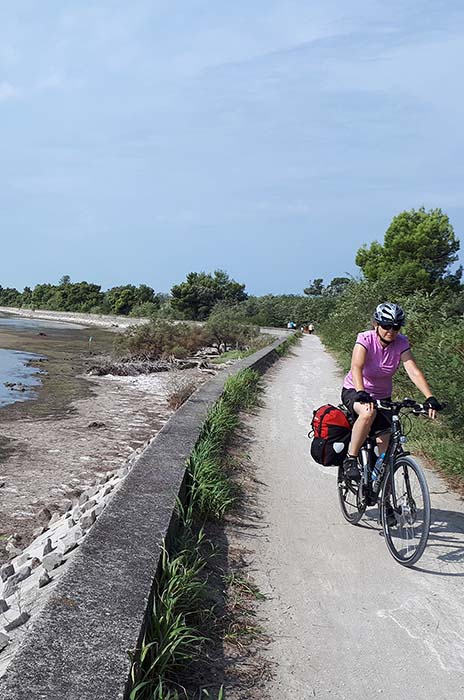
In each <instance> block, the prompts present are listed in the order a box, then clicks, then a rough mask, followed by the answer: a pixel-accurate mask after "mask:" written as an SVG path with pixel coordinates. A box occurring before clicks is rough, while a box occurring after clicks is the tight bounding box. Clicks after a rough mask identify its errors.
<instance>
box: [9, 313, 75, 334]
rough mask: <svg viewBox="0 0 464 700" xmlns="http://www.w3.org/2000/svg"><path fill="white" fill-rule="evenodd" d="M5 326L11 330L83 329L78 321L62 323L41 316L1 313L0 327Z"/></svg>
mask: <svg viewBox="0 0 464 700" xmlns="http://www.w3.org/2000/svg"><path fill="white" fill-rule="evenodd" d="M2 326H5V327H6V328H8V329H9V330H11V331H15V330H18V331H23V330H24V331H32V330H35V329H39V330H40V329H42V328H55V329H58V330H59V329H60V328H61V329H62V330H66V329H68V328H78V329H81V328H82V326H79V325H77V324H76V323H61V322H60V321H47V320H45V319H40V318H23V317H22V316H3V315H1V314H0V327H2Z"/></svg>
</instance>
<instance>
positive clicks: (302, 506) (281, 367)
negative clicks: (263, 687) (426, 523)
mask: <svg viewBox="0 0 464 700" xmlns="http://www.w3.org/2000/svg"><path fill="white" fill-rule="evenodd" d="M341 377H342V375H341V374H340V372H339V370H338V369H337V367H336V365H335V363H334V361H333V360H332V359H331V358H330V357H329V355H328V354H327V353H325V352H324V350H323V349H322V346H321V344H320V342H319V339H318V338H317V337H315V336H309V337H305V338H303V340H302V343H301V345H300V346H299V347H297V348H296V350H295V354H294V355H293V356H290V357H288V358H286V359H284V360H283V361H282V362H279V363H278V364H277V365H276V366H275V367H274V368H273V369H272V370H271V371H270V373H269V377H268V379H267V380H266V387H267V388H266V394H265V406H264V409H263V410H262V411H260V413H259V415H258V416H256V417H255V418H254V419H253V427H254V430H255V435H256V440H255V442H254V444H253V450H252V458H253V461H254V462H255V463H256V464H257V465H258V473H257V478H258V479H260V480H261V481H262V482H264V484H265V486H263V487H262V490H261V492H260V494H259V500H260V507H261V510H262V513H263V519H264V523H263V525H266V524H267V528H266V529H265V530H264V532H265V533H266V536H265V537H263V536H261V537H260V538H257V539H256V540H255V547H256V557H255V561H254V564H253V567H252V568H253V571H252V574H253V576H254V577H255V579H256V581H257V583H258V585H259V587H260V589H261V590H262V591H263V592H265V593H267V594H268V595H269V596H270V597H269V599H268V600H267V601H266V602H265V603H263V604H262V610H263V611H264V612H263V614H264V616H265V618H266V623H265V625H266V627H267V629H268V631H269V632H270V634H271V637H272V639H273V641H272V642H271V645H270V647H269V650H268V653H269V655H270V656H272V657H273V659H274V660H275V661H277V662H278V665H277V669H276V677H275V680H274V681H273V683H272V684H271V687H270V688H268V690H267V691H265V692H264V694H263V699H264V698H265V699H266V700H283V699H285V700H287V699H288V700H306V699H307V698H314V697H316V698H346V699H347V700H358V699H359V700H361V699H369V700H370V699H371V698H375V697H378V696H381V695H383V696H384V697H386V698H388V699H389V700H406V699H408V700H430V699H431V698H434V699H436V698H446V699H447V700H454V699H456V700H457V699H458V698H459V699H462V698H463V697H464V515H463V510H464V509H463V502H462V499H460V498H459V497H457V496H455V495H453V494H451V493H448V490H447V487H446V484H445V483H444V482H443V481H442V480H441V479H439V478H438V477H437V476H436V475H435V474H434V473H432V472H428V473H427V478H428V480H429V486H430V489H431V493H432V495H431V497H432V506H433V514H432V520H433V524H432V529H431V535H430V540H429V546H428V548H427V550H426V552H425V554H424V556H423V557H422V559H421V560H420V562H419V563H418V568H417V569H406V568H404V567H402V566H400V565H398V564H396V563H395V561H394V560H393V559H392V557H391V556H390V554H389V553H388V550H387V548H386V546H385V544H384V542H383V537H382V535H381V532H380V529H379V527H378V525H377V521H376V517H375V513H376V511H373V510H372V509H371V510H370V511H368V512H367V514H366V517H365V519H364V520H363V521H362V527H353V526H350V525H349V524H347V523H346V522H345V521H344V520H343V518H342V515H341V513H340V511H339V506H338V500H337V493H336V478H335V471H336V470H335V469H333V468H324V467H319V466H318V465H316V464H315V463H314V462H313V461H312V460H311V458H310V456H309V441H308V439H307V437H306V433H307V430H308V425H309V420H310V417H311V414H312V410H313V408H314V407H316V406H318V405H320V404H322V403H325V402H327V401H330V402H332V403H333V402H335V403H338V400H339V398H338V397H339V388H340V385H341ZM262 532H263V531H261V533H262Z"/></svg>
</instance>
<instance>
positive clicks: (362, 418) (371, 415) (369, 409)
mask: <svg viewBox="0 0 464 700" xmlns="http://www.w3.org/2000/svg"><path fill="white" fill-rule="evenodd" d="M353 410H354V411H355V412H356V413H357V415H358V417H357V419H356V420H355V422H354V425H353V430H352V432H351V440H350V444H349V446H348V456H351V457H357V456H358V453H359V450H360V448H361V445H362V444H363V442H364V440H365V439H366V438H367V436H368V435H369V431H370V429H371V426H372V423H373V422H374V420H375V416H376V414H377V411H376V410H375V408H374V406H373V404H370V403H359V401H355V403H354V404H353ZM382 437H384V436H382Z"/></svg>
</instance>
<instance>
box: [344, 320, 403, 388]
mask: <svg viewBox="0 0 464 700" xmlns="http://www.w3.org/2000/svg"><path fill="white" fill-rule="evenodd" d="M356 343H359V345H362V346H363V348H366V350H367V354H366V360H365V362H364V367H363V370H362V376H363V382H364V389H365V390H366V391H368V392H369V394H371V396H373V397H374V399H386V398H388V397H389V396H391V395H392V388H393V381H392V380H393V375H394V374H395V372H396V370H397V369H398V367H399V364H400V362H401V354H402V353H403V352H405V350H409V341H408V339H407V337H406V336H405V335H401V333H398V335H397V336H396V338H395V340H394V341H393V342H392V343H390V345H387V346H386V347H385V348H384V347H383V346H382V345H381V343H380V340H379V339H378V337H377V333H376V331H375V330H372V331H364V332H363V333H359V334H358V337H357V338H356ZM343 387H344V388H345V389H356V387H355V385H354V383H353V375H352V373H351V370H350V371H349V372H348V374H347V375H346V377H345V381H344V382H343Z"/></svg>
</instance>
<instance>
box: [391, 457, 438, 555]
mask: <svg viewBox="0 0 464 700" xmlns="http://www.w3.org/2000/svg"><path fill="white" fill-rule="evenodd" d="M381 514H382V523H383V530H384V533H385V541H386V543H387V547H388V549H389V551H390V554H391V555H392V556H393V558H394V559H396V561H397V562H399V563H400V564H403V566H412V565H413V564H415V563H416V562H417V561H418V559H419V558H420V557H421V556H422V554H423V552H424V549H425V547H426V544H427V539H428V536H429V530H430V495H429V489H428V486H427V481H426V479H425V474H424V472H423V471H422V468H421V467H420V466H419V464H417V462H416V461H415V460H414V459H412V458H411V457H407V456H404V457H398V459H396V461H395V464H394V466H393V472H392V473H391V474H389V475H388V477H387V481H386V483H385V487H384V489H383V494H382V501H381Z"/></svg>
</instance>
